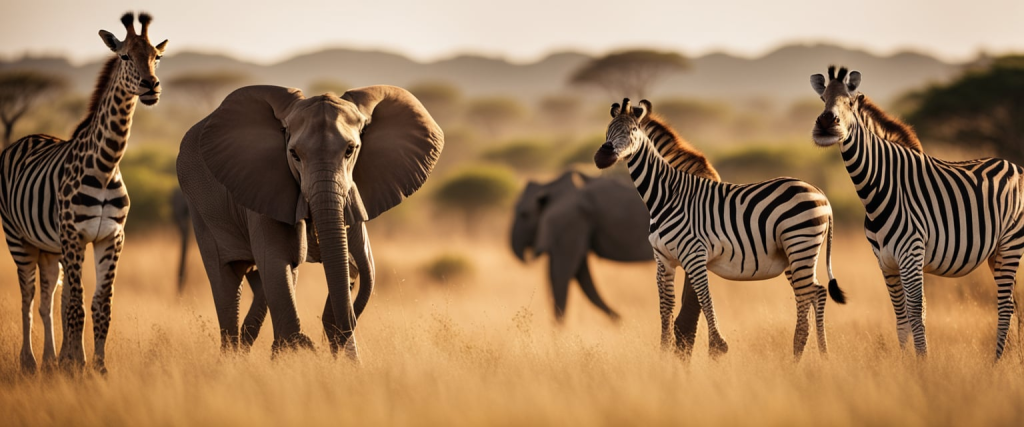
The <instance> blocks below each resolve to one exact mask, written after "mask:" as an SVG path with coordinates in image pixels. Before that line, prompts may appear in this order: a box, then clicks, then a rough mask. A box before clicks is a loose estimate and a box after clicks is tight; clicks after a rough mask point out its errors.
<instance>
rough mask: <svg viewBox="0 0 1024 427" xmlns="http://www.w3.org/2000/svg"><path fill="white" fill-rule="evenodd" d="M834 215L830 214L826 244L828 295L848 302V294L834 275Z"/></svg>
mask: <svg viewBox="0 0 1024 427" xmlns="http://www.w3.org/2000/svg"><path fill="white" fill-rule="evenodd" d="M832 229H833V227H832V215H829V216H828V242H827V244H826V245H825V267H826V268H825V269H826V270H828V296H829V297H831V298H832V301H835V302H836V303H837V304H846V294H845V293H844V292H843V290H842V289H840V288H839V282H837V281H836V278H835V277H833V276H832Z"/></svg>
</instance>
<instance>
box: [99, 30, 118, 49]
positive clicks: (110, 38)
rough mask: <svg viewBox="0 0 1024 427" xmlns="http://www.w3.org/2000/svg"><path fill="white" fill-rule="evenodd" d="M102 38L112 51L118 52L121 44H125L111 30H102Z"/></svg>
mask: <svg viewBox="0 0 1024 427" xmlns="http://www.w3.org/2000/svg"><path fill="white" fill-rule="evenodd" d="M100 38H101V39H103V44H105V45H107V47H108V48H110V51H111V52H117V51H118V50H119V49H121V45H122V44H123V43H121V41H120V40H118V39H117V36H115V35H113V34H111V33H110V31H104V30H100Z"/></svg>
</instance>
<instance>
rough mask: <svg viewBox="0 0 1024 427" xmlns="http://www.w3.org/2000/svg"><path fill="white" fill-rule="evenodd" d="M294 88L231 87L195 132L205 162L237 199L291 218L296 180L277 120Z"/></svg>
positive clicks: (294, 211) (255, 208)
mask: <svg viewBox="0 0 1024 427" xmlns="http://www.w3.org/2000/svg"><path fill="white" fill-rule="evenodd" d="M302 98H303V96H302V91H300V90H298V89H291V88H284V87H279V86H248V87H243V88H241V89H238V90H236V91H234V92H232V93H231V94H230V95H228V96H227V98H224V102H222V103H221V104H220V107H217V109H216V110H214V111H213V113H210V116H209V117H207V119H206V120H207V122H206V126H205V127H203V130H202V133H201V134H200V136H199V150H200V152H201V153H202V157H203V162H204V163H205V165H206V168H207V169H209V171H210V172H211V173H212V174H213V177H214V178H215V179H216V180H217V182H219V183H220V184H221V185H223V186H224V188H226V189H227V190H228V193H230V194H231V197H232V198H234V200H235V202H236V203H239V204H241V205H242V206H245V207H246V208H249V209H251V210H253V211H256V212H259V213H261V214H263V215H267V216H269V217H271V218H274V219H276V220H278V221H281V222H284V223H288V224H295V223H296V222H297V221H301V220H302V218H296V215H297V211H298V209H296V207H297V206H298V202H299V201H300V200H299V199H300V197H301V194H300V189H299V184H298V183H297V182H296V181H295V177H294V176H292V173H291V169H290V168H289V167H288V157H287V153H286V149H287V147H286V141H285V134H284V125H283V124H282V121H283V120H284V118H285V117H287V113H288V111H289V109H290V108H291V106H292V105H294V104H295V102H296V101H298V100H301V99H302Z"/></svg>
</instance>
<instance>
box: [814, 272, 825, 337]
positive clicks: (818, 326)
mask: <svg viewBox="0 0 1024 427" xmlns="http://www.w3.org/2000/svg"><path fill="white" fill-rule="evenodd" d="M827 300H828V290H826V289H825V287H824V286H822V287H821V288H820V289H818V295H817V299H816V300H815V301H814V331H815V332H816V333H817V334H818V351H819V352H820V353H821V354H827V353H828V340H827V339H826V338H825V302H826V301H827Z"/></svg>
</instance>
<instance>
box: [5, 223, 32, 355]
mask: <svg viewBox="0 0 1024 427" xmlns="http://www.w3.org/2000/svg"><path fill="white" fill-rule="evenodd" d="M8 235H10V234H8ZM7 244H8V247H9V249H10V250H11V255H13V256H14V257H15V258H14V261H15V263H16V264H17V266H18V283H19V284H20V287H21V333H22V341H21V369H22V370H23V371H25V372H29V373H32V372H35V371H36V356H35V354H34V353H33V352H32V304H33V302H34V300H35V297H36V260H35V258H36V256H33V255H35V254H34V253H33V252H35V251H26V250H25V249H27V248H25V247H24V246H22V245H21V244H20V242H18V243H15V245H12V244H11V240H10V239H8V243H7ZM26 255H27V257H26ZM26 258H28V259H26Z"/></svg>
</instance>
